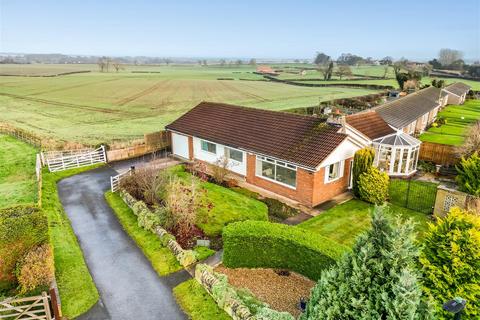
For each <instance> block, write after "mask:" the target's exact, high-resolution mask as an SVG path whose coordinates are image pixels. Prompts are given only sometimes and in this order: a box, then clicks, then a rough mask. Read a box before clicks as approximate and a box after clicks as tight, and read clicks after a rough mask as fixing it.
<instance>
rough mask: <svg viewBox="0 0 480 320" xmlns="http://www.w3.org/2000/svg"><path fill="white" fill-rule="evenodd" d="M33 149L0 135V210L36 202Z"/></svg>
mask: <svg viewBox="0 0 480 320" xmlns="http://www.w3.org/2000/svg"><path fill="white" fill-rule="evenodd" d="M36 152H37V151H36V150H35V148H33V147H32V146H30V145H28V144H26V143H24V142H22V141H19V140H16V139H14V138H12V137H10V136H6V135H1V134H0V208H3V207H8V206H11V205H16V204H32V203H35V202H36V201H37V200H38V190H37V179H36V177H35V154H36Z"/></svg>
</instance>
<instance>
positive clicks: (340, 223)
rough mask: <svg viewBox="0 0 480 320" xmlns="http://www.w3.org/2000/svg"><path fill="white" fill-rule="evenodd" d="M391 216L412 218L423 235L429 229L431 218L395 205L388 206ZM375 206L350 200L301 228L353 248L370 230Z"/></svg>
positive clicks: (302, 224)
mask: <svg viewBox="0 0 480 320" xmlns="http://www.w3.org/2000/svg"><path fill="white" fill-rule="evenodd" d="M388 207H389V208H390V214H391V215H392V216H393V215H400V216H401V217H402V218H411V219H412V220H413V221H414V222H415V223H416V227H415V229H416V231H418V232H419V235H421V234H422V233H423V232H424V231H425V230H426V229H427V221H428V220H429V218H428V217H429V216H428V215H426V214H423V213H420V212H417V211H413V210H409V209H406V208H403V207H399V206H396V205H394V204H388ZM372 210H373V205H372V204H369V203H366V202H363V201H361V200H356V199H354V200H350V201H347V202H345V203H343V204H340V205H338V206H335V207H333V208H331V209H329V210H327V211H325V212H323V213H321V214H319V215H318V216H316V217H314V218H312V219H309V220H307V221H305V222H302V223H301V224H299V225H298V227H300V228H304V229H307V230H310V231H312V232H316V233H318V234H320V235H323V236H325V237H328V238H330V239H332V240H334V241H336V242H338V243H341V244H344V245H347V246H352V245H353V244H354V243H355V239H356V237H357V236H358V235H359V234H361V233H362V232H364V231H366V230H368V229H369V228H370V221H371V214H372Z"/></svg>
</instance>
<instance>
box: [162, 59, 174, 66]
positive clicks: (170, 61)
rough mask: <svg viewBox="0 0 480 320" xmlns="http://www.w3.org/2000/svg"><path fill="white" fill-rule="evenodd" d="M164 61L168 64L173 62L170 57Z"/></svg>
mask: <svg viewBox="0 0 480 320" xmlns="http://www.w3.org/2000/svg"><path fill="white" fill-rule="evenodd" d="M163 62H164V63H165V64H166V65H167V66H168V65H169V64H170V63H172V60H171V59H169V58H164V59H163Z"/></svg>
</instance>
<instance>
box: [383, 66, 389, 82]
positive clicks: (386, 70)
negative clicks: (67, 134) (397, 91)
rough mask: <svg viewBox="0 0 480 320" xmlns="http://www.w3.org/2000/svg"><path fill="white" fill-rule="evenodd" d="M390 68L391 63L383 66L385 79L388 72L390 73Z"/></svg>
mask: <svg viewBox="0 0 480 320" xmlns="http://www.w3.org/2000/svg"><path fill="white" fill-rule="evenodd" d="M389 68H390V66H389V65H385V66H384V67H383V76H382V77H383V79H386V78H387V74H388V69H389Z"/></svg>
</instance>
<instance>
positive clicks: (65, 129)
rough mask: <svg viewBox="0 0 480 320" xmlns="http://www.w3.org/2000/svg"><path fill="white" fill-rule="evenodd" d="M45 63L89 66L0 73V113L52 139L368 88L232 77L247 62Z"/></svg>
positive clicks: (308, 102)
mask: <svg viewBox="0 0 480 320" xmlns="http://www.w3.org/2000/svg"><path fill="white" fill-rule="evenodd" d="M16 66H17V67H18V68H20V69H21V70H20V71H21V72H20V71H19V72H18V73H22V74H27V73H28V72H29V71H28V68H31V70H32V73H34V74H38V73H48V70H47V67H49V66H46V65H28V66H26V65H16ZM14 67H15V66H11V65H2V66H0V73H2V70H4V72H6V71H8V72H10V73H12V74H15V70H14ZM52 68H53V69H54V71H55V72H54V73H57V72H67V71H73V70H85V68H86V69H91V70H94V72H91V73H84V74H74V75H67V76H59V77H20V76H0V121H4V122H8V123H11V124H13V125H14V126H17V127H20V128H23V129H27V130H31V131H33V132H35V133H37V134H39V135H42V136H45V137H52V138H55V139H57V140H67V141H78V142H83V143H91V144H94V143H100V142H111V141H113V140H129V139H134V138H138V137H141V136H142V135H143V133H146V132H152V131H157V130H160V129H162V128H163V127H164V126H165V125H166V124H168V123H169V122H171V121H172V120H174V119H176V118H177V117H178V116H180V115H181V114H183V113H184V112H186V111H188V110H189V109H190V108H192V107H193V106H195V105H196V104H198V103H199V102H200V101H217V102H226V103H233V104H240V105H245V106H251V107H257V108H264V109H272V110H284V109H289V108H295V107H307V106H314V105H317V104H318V102H319V101H324V100H330V99H336V98H343V97H353V96H360V95H365V94H370V93H374V92H376V91H372V90H364V89H349V88H307V87H297V86H292V85H285V84H281V83H272V82H267V81H248V80H240V79H249V80H262V79H263V77H261V76H259V75H256V74H253V73H252V72H253V71H254V70H255V69H254V68H253V67H251V66H235V67H229V66H226V67H220V66H211V67H210V66H207V67H201V66H198V65H184V66H128V67H126V69H125V70H122V71H120V72H118V73H115V72H109V73H100V72H97V68H96V66H95V65H70V66H68V65H53V67H52ZM62 68H63V69H62ZM142 72H143V73H142ZM145 72H148V73H145ZM219 78H232V79H234V80H217V79H219ZM72 128H75V130H72Z"/></svg>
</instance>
